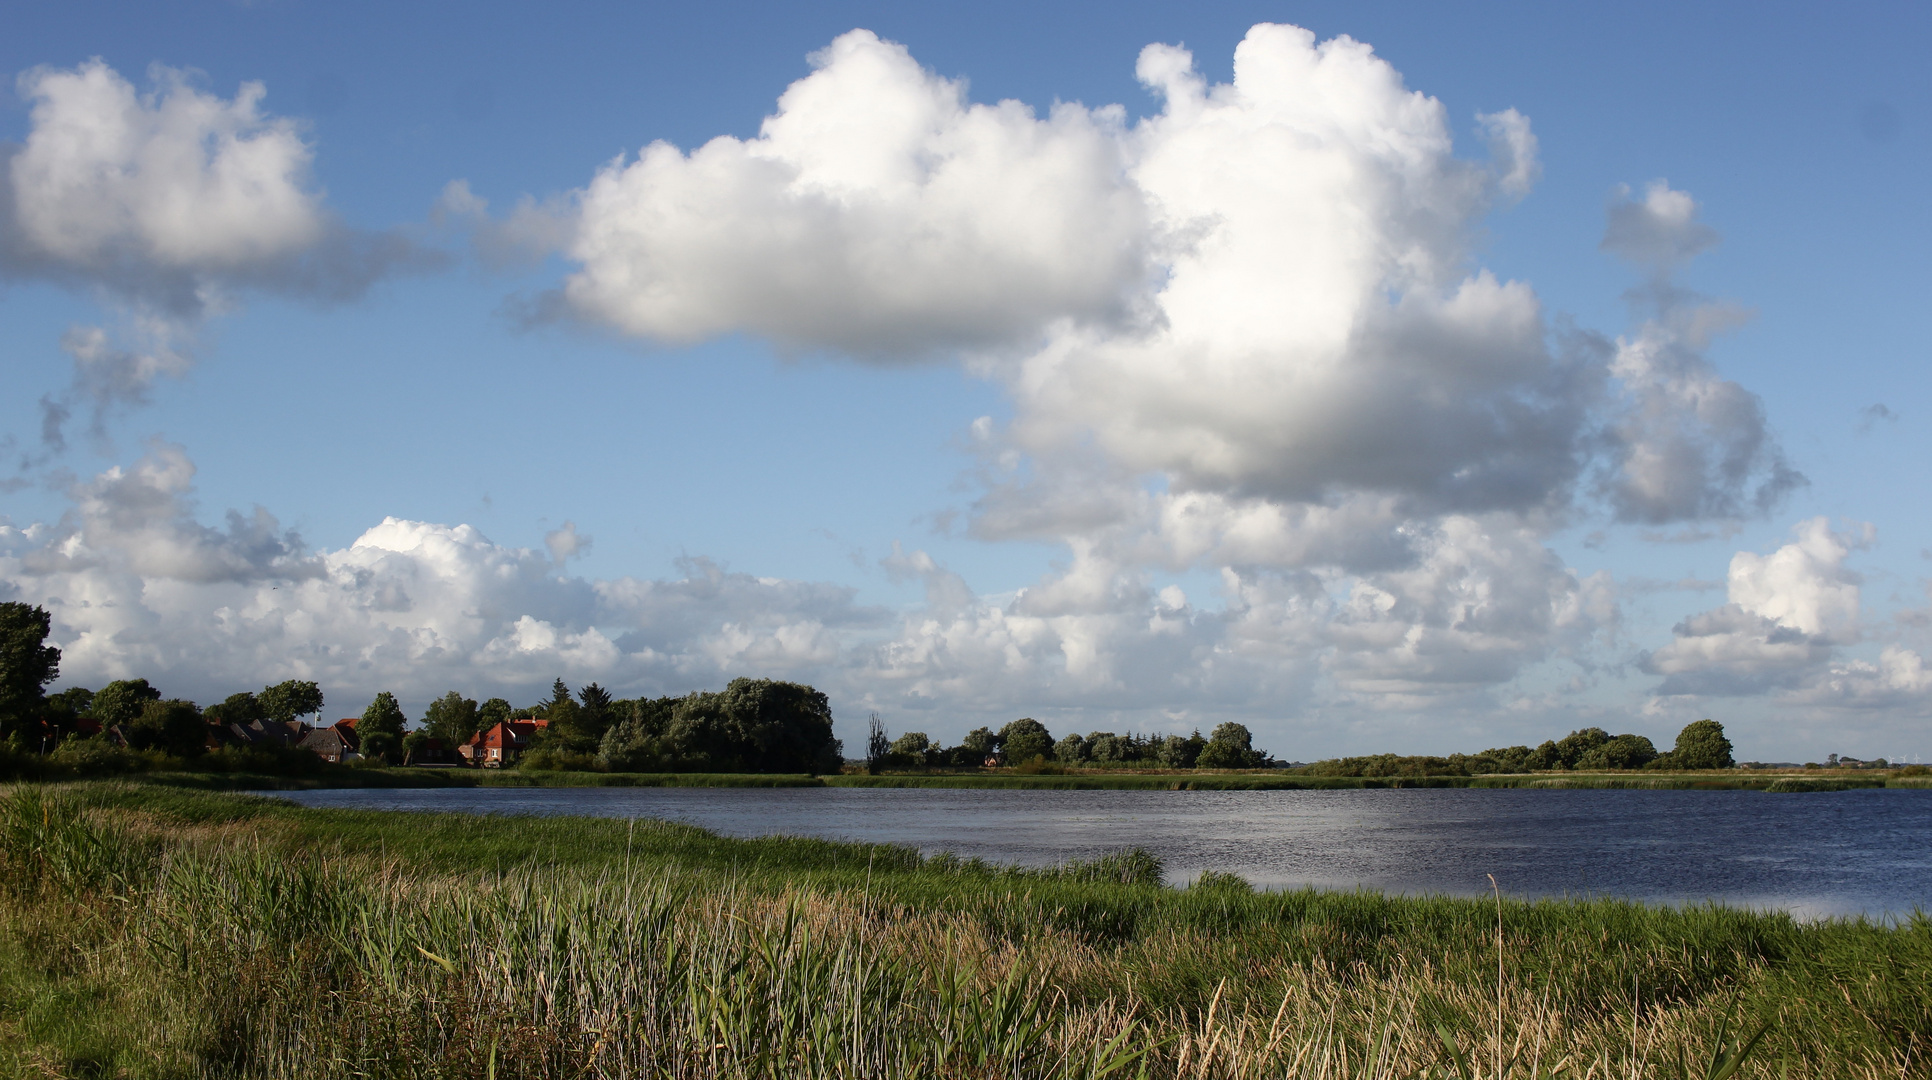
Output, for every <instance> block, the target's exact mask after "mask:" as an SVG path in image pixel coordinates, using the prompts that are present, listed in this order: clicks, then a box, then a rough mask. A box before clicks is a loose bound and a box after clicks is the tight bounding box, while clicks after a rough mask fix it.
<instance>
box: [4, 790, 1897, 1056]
mask: <svg viewBox="0 0 1932 1080" xmlns="http://www.w3.org/2000/svg"><path fill="white" fill-rule="evenodd" d="M1159 881H1160V868H1159V865H1158V863H1157V862H1156V861H1155V860H1153V859H1152V858H1151V857H1149V856H1145V855H1141V854H1136V853H1125V854H1122V855H1119V856H1114V857H1111V858H1108V859H1104V860H1100V861H1098V862H1094V863H1084V864H1075V865H1071V866H1067V867H1062V868H1058V869H1053V870H1035V871H1026V870H1014V869H1004V868H998V867H991V866H986V865H984V864H979V863H975V862H962V861H960V860H956V859H951V858H947V857H943V856H941V857H934V858H922V857H920V856H919V855H918V854H917V853H916V852H913V851H910V850H908V849H904V848H897V847H889V846H880V845H862V844H841V843H831V842H826V841H818V840H805V839H787V838H768V839H760V840H735V839H728V838H722V837H718V836H714V835H712V834H709V833H706V832H704V831H703V830H699V829H696V828H692V827H689V826H681V825H674V824H667V823H655V822H637V823H629V822H621V821H610V820H598V819H580V818H477V817H467V816H462V815H448V814H407V815H405V814H392V813H381V812H372V811H343V810H310V809H302V808H297V807H294V806H292V805H289V804H286V803H280V802H277V801H275V800H272V799H263V798H256V797H249V796H241V795H233V794H222V793H209V792H201V791H193V790H186V789H178V788H175V789H170V788H163V787H157V786H152V785H142V786H137V785H131V784H87V785H74V786H67V787H48V786H33V787H25V786H23V787H16V788H12V789H7V790H4V791H0V892H4V893H5V895H4V897H3V898H0V1065H3V1066H4V1067H6V1068H8V1070H9V1071H11V1072H14V1073H18V1074H21V1075H50V1076H61V1075H75V1076H79V1075H101V1076H116V1075H126V1076H130V1077H144V1076H184V1077H185V1076H236V1077H255V1076H261V1077H271V1076H290V1077H294V1076H300V1077H334V1076H342V1077H348V1076H384V1077H388V1076H450V1077H506V1078H507V1077H520V1076H527V1077H534V1076H669V1077H684V1076H694V1077H695V1076H734V1077H736V1076H743V1077H754V1076H756V1077H778V1076H787V1077H790V1076H826V1077H832V1076H839V1077H861V1076H876V1077H894V1078H898V1077H920V1076H933V1077H1007V1076H1012V1077H1020V1076H1039V1077H1101V1076H1119V1077H1128V1076H1139V1075H1148V1076H1175V1077H1178V1076H1187V1077H1262V1076H1268V1077H1307V1078H1317V1077H1320V1078H1324V1080H1327V1078H1334V1080H1340V1078H1341V1077H1345V1076H1346V1077H1351V1078H1361V1077H1424V1076H1427V1077H1448V1076H1462V1077H1468V1078H1473V1077H1476V1076H1483V1077H1491V1078H1493V1077H1494V1076H1495V1075H1496V1074H1497V1072H1498V1071H1499V1070H1498V1068H1497V1066H1498V1063H1499V1062H1500V1063H1501V1064H1502V1065H1504V1066H1505V1068H1503V1069H1502V1070H1501V1071H1502V1072H1503V1073H1504V1074H1505V1075H1509V1076H1517V1077H1527V1076H1531V1075H1541V1076H1552V1075H1553V1076H1572V1077H1586V1076H1593V1077H1604V1076H1611V1075H1614V1076H1618V1077H1625V1076H1646V1077H1648V1076H1665V1075H1675V1068H1676V1062H1677V1061H1678V1059H1679V1057H1680V1056H1682V1057H1683V1058H1684V1059H1686V1060H1687V1061H1690V1062H1692V1063H1693V1064H1692V1065H1691V1067H1690V1072H1691V1074H1692V1075H1698V1076H1703V1075H1706V1073H1705V1071H1704V1070H1703V1069H1702V1067H1701V1064H1702V1063H1703V1062H1705V1061H1708V1060H1710V1058H1711V1057H1712V1055H1713V1054H1714V1053H1721V1052H1723V1051H1725V1050H1727V1049H1735V1048H1737V1046H1738V1043H1739V1042H1740V1037H1739V1033H1740V1032H1742V1033H1743V1034H1744V1035H1749V1034H1750V1033H1752V1032H1756V1031H1758V1030H1759V1028H1760V1027H1761V1026H1763V1025H1764V1024H1766V1023H1769V1024H1770V1027H1769V1028H1768V1030H1766V1033H1765V1034H1764V1036H1763V1040H1762V1042H1761V1043H1759V1044H1758V1046H1757V1047H1756V1048H1755V1050H1754V1052H1753V1053H1752V1055H1751V1056H1750V1057H1749V1059H1748V1060H1747V1061H1746V1063H1745V1066H1744V1070H1743V1072H1741V1073H1740V1074H1739V1075H1744V1076H1774V1075H1790V1076H1795V1077H1808V1076H1818V1077H1823V1076H1833V1077H1878V1076H1900V1075H1908V1076H1923V1075H1927V1074H1928V1073H1927V1069H1926V1067H1925V1065H1924V1061H1923V1056H1922V1054H1923V1047H1925V1046H1926V1045H1927V1043H1928V1042H1929V1041H1932V922H1928V921H1927V920H1925V919H1916V920H1913V921H1911V922H1909V923H1907V924H1905V925H1902V926H1898V927H1885V926H1877V925H1872V924H1869V923H1865V922H1860V921H1829V922H1822V923H1813V924H1801V923H1798V922H1795V921H1793V920H1792V919H1790V918H1788V917H1786V916H1783V915H1776V914H1757V913H1750V912H1743V911H1737V910H1731V909H1725V908H1716V907H1697V908H1688V909H1671V908H1648V907H1644V906H1641V905H1635V904H1628V903H1620V902H1615V901H1604V900H1591V901H1539V902H1534V903H1526V902H1515V901H1504V902H1502V903H1501V904H1500V905H1495V904H1488V903H1484V902H1480V901H1470V900H1457V899H1445V898H1424V899H1394V898H1388V897H1383V896H1379V895H1375V894H1370V893H1348V894H1336V893H1319V892H1311V891H1303V892H1290V893H1255V892H1253V891H1251V890H1249V889H1247V888H1246V887H1245V886H1244V885H1243V884H1242V883H1241V882H1239V881H1238V880H1232V879H1227V878H1215V877H1209V878H1208V879H1206V880H1204V881H1203V882H1202V883H1201V884H1199V885H1197V886H1195V887H1192V888H1188V889H1172V888H1167V887H1163V886H1162V885H1160V884H1159ZM1499 923H1500V934H1501V941H1500V944H1499V942H1498V933H1499ZM1499 965H1500V972H1499ZM1727 1018H1728V1020H1727ZM1511 1062H1514V1064H1513V1065H1512V1064H1510V1063H1511Z"/></svg>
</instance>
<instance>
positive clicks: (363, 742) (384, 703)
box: [356, 690, 409, 760]
mask: <svg viewBox="0 0 1932 1080" xmlns="http://www.w3.org/2000/svg"><path fill="white" fill-rule="evenodd" d="M408 725H409V718H408V717H406V716H404V715H403V711H402V706H401V705H398V704H397V703H396V695H394V694H392V693H390V692H389V691H387V690H384V691H383V692H382V693H380V694H377V695H376V699H375V700H374V701H371V702H370V703H369V707H368V708H366V709H364V710H362V719H360V720H357V721H356V741H357V743H358V744H360V748H361V754H362V756H363V757H365V758H384V759H389V760H394V759H395V758H396V757H397V756H398V755H400V754H401V753H402V740H403V728H405V727H407V726H408Z"/></svg>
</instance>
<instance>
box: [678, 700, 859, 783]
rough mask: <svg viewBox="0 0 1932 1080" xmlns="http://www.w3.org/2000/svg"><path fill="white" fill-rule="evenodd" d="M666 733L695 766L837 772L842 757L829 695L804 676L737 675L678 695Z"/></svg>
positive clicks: (681, 763)
mask: <svg viewBox="0 0 1932 1080" xmlns="http://www.w3.org/2000/svg"><path fill="white" fill-rule="evenodd" d="M662 739H663V741H664V742H665V743H666V744H668V750H669V751H670V753H669V755H668V756H669V757H670V758H671V759H672V760H674V761H675V762H676V763H677V764H676V767H677V768H680V769H684V770H687V771H692V772H815V773H817V772H836V771H838V768H839V766H840V764H841V763H842V761H843V758H842V757H841V756H840V746H839V741H838V739H837V738H835V737H834V736H833V734H832V709H831V706H830V705H829V704H828V703H827V702H826V700H825V695H824V694H822V693H820V692H819V691H817V690H814V689H813V688H811V687H809V686H804V685H801V684H799V683H790V682H775V681H773V680H771V679H733V680H732V681H731V684H730V685H729V686H727V687H725V688H724V690H723V691H721V692H719V693H715V694H711V693H700V694H692V695H690V696H689V697H686V698H684V699H682V700H681V701H679V702H678V703H677V706H676V707H675V708H674V709H673V710H672V714H671V716H670V719H669V721H668V722H667V723H666V725H665V730H664V735H663V736H662Z"/></svg>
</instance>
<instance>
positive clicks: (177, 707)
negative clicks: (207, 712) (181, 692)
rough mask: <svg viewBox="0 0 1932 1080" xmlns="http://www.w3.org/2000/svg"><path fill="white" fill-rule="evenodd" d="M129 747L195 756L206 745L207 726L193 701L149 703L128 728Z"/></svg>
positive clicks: (179, 755) (180, 755) (169, 700)
mask: <svg viewBox="0 0 1932 1080" xmlns="http://www.w3.org/2000/svg"><path fill="white" fill-rule="evenodd" d="M127 741H128V745H129V746H132V747H134V748H135V749H136V750H158V751H160V752H162V753H164V754H171V755H173V756H175V757H184V758H186V757H196V756H198V755H200V753H201V752H202V750H203V749H205V748H206V747H207V745H208V724H207V722H206V721H204V720H202V718H201V710H199V709H197V708H195V703H194V702H192V701H182V700H181V699H180V698H169V699H168V700H166V701H150V702H148V703H147V704H146V705H144V706H142V707H141V714H140V715H139V716H137V717H135V718H134V722H133V723H131V724H129V725H128V726H127Z"/></svg>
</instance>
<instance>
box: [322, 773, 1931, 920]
mask: <svg viewBox="0 0 1932 1080" xmlns="http://www.w3.org/2000/svg"><path fill="white" fill-rule="evenodd" d="M286 797H287V798H290V799H292V800H294V801H295V802H298V803H302V804H303V805H306V806H340V807H362V808H370V809H385V810H445V811H464V812H469V813H489V814H583V815H591V816H597V817H615V818H637V817H647V818H666V819H670V820H673V821H684V822H690V823H691V824H694V825H701V826H703V827H705V828H707V829H711V830H714V831H716V832H720V833H724V834H726V835H730V836H761V835H769V834H774V833H788V834H794V835H805V836H820V837H829V838H833V839H850V840H868V841H875V842H885V843H893V844H908V845H911V846H913V847H917V848H919V849H920V850H921V851H924V852H928V853H932V852H939V851H952V852H956V853H958V854H960V855H962V856H968V857H970V856H978V857H980V858H984V859H987V860H989V861H993V862H1000V863H1018V864H1023V865H1029V866H1040V865H1047V864H1051V863H1058V862H1063V861H1065V860H1067V859H1071V858H1078V857H1091V856H1094V855H1100V854H1104V853H1106V852H1109V851H1118V850H1120V849H1122V848H1128V847H1134V846H1140V847H1145V848H1147V849H1149V850H1151V851H1154V852H1156V853H1158V854H1159V855H1160V856H1161V857H1162V858H1163V859H1164V860H1166V865H1167V869H1168V876H1169V878H1170V879H1171V880H1173V881H1176V882H1182V881H1187V880H1190V879H1192V878H1193V877H1194V876H1196V875H1198V874H1199V873H1201V872H1202V871H1204V870H1220V871H1226V872H1230V873H1235V874H1240V875H1241V876H1242V877H1244V878H1247V879H1248V880H1249V881H1252V882H1254V883H1255V884H1257V885H1261V886H1267V887H1271V888H1293V887H1298V886H1304V885H1313V886H1317V887H1320V888H1331V889H1334V888H1339V889H1350V888H1356V887H1368V888H1374V889H1380V890H1382V891H1385V892H1391V893H1406V894H1412V895H1413V894H1422V893H1450V894H1457V895H1478V894H1482V893H1485V892H1487V891H1488V888H1489V882H1488V880H1487V879H1486V878H1485V877H1484V875H1485V874H1494V875H1496V879H1497V880H1498V881H1499V882H1501V883H1502V886H1503V890H1504V891H1505V892H1506V893H1508V894H1511V895H1516V896H1563V895H1571V896H1574V895H1610V896H1621V897H1629V898H1632V899H1639V900H1647V901H1659V902H1668V903H1685V902H1698V901H1704V900H1717V901H1722V902H1725V903H1729V904H1737V905H1749V906H1752V907H1776V908H1783V909H1785V910H1788V911H1791V912H1793V913H1794V914H1797V915H1800V916H1803V917H1817V916H1824V915H1858V914H1864V915H1871V916H1875V917H1887V916H1891V917H1896V916H1898V915H1902V914H1909V913H1910V912H1912V911H1913V910H1914V909H1916V908H1920V907H1925V908H1928V909H1932V790H1928V791H1909V790H1869V791H1845V792H1828V793H1813V794H1802V795H1766V794H1763V793H1760V792H1752V791H1536V790H1512V789H1498V790H1488V789H1463V790H1457V789H1405V790H1360V791H984V790H945V789H919V788H459V789H435V790H393V789H392V790H380V789H360V790H330V791H304V792H293V793H287V794H286Z"/></svg>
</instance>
